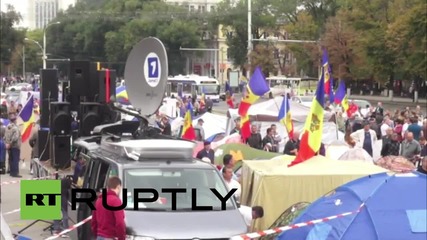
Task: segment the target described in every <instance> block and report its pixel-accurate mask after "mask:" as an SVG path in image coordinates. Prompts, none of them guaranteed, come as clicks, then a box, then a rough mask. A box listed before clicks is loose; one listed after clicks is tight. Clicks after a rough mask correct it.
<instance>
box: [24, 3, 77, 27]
mask: <svg viewBox="0 0 427 240" xmlns="http://www.w3.org/2000/svg"><path fill="white" fill-rule="evenodd" d="M74 3H75V0H28V11H27V22H28V25H29V26H28V27H29V28H30V29H43V28H44V27H46V25H47V24H48V23H49V22H50V21H52V20H53V19H54V18H55V17H56V14H57V13H58V12H59V11H60V10H66V9H67V8H68V7H69V6H70V5H73V4H74Z"/></svg>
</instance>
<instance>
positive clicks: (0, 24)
mask: <svg viewBox="0 0 427 240" xmlns="http://www.w3.org/2000/svg"><path fill="white" fill-rule="evenodd" d="M21 19H22V18H21V15H20V14H19V13H17V12H16V11H15V9H14V8H13V7H12V6H11V5H8V6H7V10H6V12H3V11H2V12H1V15H0V31H1V41H0V52H1V54H0V61H1V64H0V65H1V69H0V72H2V73H3V72H4V70H5V69H4V67H5V66H8V65H10V64H11V60H12V59H11V58H12V54H13V51H14V50H15V48H16V46H17V45H19V44H21V43H22V42H23V40H24V35H25V32H24V30H21V29H16V28H15V27H14V26H15V25H16V24H18V23H19V22H20V21H21Z"/></svg>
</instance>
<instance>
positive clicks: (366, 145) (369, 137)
mask: <svg viewBox="0 0 427 240" xmlns="http://www.w3.org/2000/svg"><path fill="white" fill-rule="evenodd" d="M350 137H351V138H352V139H353V140H354V141H355V142H356V146H358V147H361V148H363V149H365V151H366V152H368V153H369V155H371V157H373V149H374V146H375V142H376V141H377V133H376V132H375V131H374V130H372V129H371V128H370V125H369V122H368V121H365V122H363V128H362V129H360V130H357V131H355V132H353V133H352V134H350Z"/></svg>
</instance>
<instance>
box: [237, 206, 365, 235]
mask: <svg viewBox="0 0 427 240" xmlns="http://www.w3.org/2000/svg"><path fill="white" fill-rule="evenodd" d="M363 206H365V204H364V203H362V205H360V207H359V208H358V209H357V210H356V211H352V212H346V213H341V214H337V215H333V216H329V217H325V218H319V219H316V220H311V221H307V222H302V223H296V224H293V225H288V226H283V227H277V228H273V229H268V230H264V231H259V232H253V233H247V234H242V235H239V236H234V237H232V238H230V240H249V239H254V238H259V237H264V236H266V235H271V234H278V233H282V232H286V231H289V230H292V229H296V228H301V227H306V226H310V225H314V224H319V223H323V222H328V221H330V220H333V219H336V218H341V217H345V216H349V215H352V214H356V213H359V212H360V210H361V209H362V208H363Z"/></svg>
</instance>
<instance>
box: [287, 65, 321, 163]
mask: <svg viewBox="0 0 427 240" xmlns="http://www.w3.org/2000/svg"><path fill="white" fill-rule="evenodd" d="M324 104H325V78H324V72H323V71H322V74H321V77H320V81H319V83H318V85H317V90H316V95H315V97H314V99H313V103H312V105H311V109H310V113H309V114H308V116H307V119H306V121H305V126H304V131H303V134H302V138H301V142H300V148H299V150H298V154H297V156H296V158H295V159H294V160H293V161H292V163H291V164H290V165H289V167H291V166H294V165H296V164H298V163H301V162H304V161H306V160H308V159H310V158H312V157H313V156H314V155H315V154H316V153H317V152H318V151H319V149H320V146H321V144H322V133H323V116H324Z"/></svg>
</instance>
